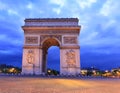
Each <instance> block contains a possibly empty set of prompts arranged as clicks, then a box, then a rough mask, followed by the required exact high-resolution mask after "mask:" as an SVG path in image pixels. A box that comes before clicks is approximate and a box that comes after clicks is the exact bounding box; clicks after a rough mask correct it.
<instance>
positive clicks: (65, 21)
mask: <svg viewBox="0 0 120 93" xmlns="http://www.w3.org/2000/svg"><path fill="white" fill-rule="evenodd" d="M78 21H79V20H78V19H77V18H35V19H25V25H24V26H22V29H23V30H24V47H23V58H22V74H35V75H39V74H44V73H47V72H46V71H47V68H46V66H47V65H46V64H47V62H46V58H47V51H48V48H49V47H51V46H58V47H59V48H60V74H64V75H76V74H79V73H80V46H79V42H78V37H79V33H80V28H81V26H79V25H78ZM48 60H49V59H48Z"/></svg>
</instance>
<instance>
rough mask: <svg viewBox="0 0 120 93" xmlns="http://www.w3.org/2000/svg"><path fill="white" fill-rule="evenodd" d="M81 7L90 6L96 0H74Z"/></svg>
mask: <svg viewBox="0 0 120 93" xmlns="http://www.w3.org/2000/svg"><path fill="white" fill-rule="evenodd" d="M76 2H77V3H78V4H79V6H80V8H81V9H85V8H90V7H91V6H92V4H94V3H96V2H97V0H76Z"/></svg>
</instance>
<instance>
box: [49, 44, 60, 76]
mask: <svg viewBox="0 0 120 93" xmlns="http://www.w3.org/2000/svg"><path fill="white" fill-rule="evenodd" d="M59 72H60V49H59V47H58V46H51V47H50V48H49V49H48V55H47V74H49V75H57V74H59Z"/></svg>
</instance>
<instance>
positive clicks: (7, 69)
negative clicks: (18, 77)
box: [0, 64, 21, 74]
mask: <svg viewBox="0 0 120 93" xmlns="http://www.w3.org/2000/svg"><path fill="white" fill-rule="evenodd" d="M0 73H8V74H19V73H21V68H19V67H15V66H12V65H6V64H1V65H0Z"/></svg>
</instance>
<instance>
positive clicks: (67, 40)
mask: <svg viewBox="0 0 120 93" xmlns="http://www.w3.org/2000/svg"><path fill="white" fill-rule="evenodd" d="M64 44H77V37H64Z"/></svg>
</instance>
